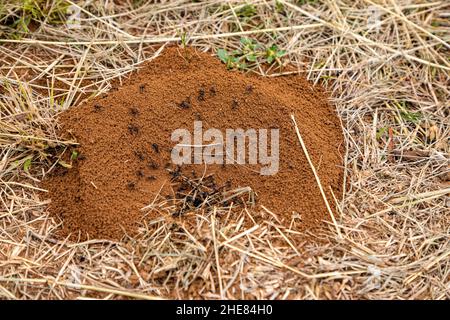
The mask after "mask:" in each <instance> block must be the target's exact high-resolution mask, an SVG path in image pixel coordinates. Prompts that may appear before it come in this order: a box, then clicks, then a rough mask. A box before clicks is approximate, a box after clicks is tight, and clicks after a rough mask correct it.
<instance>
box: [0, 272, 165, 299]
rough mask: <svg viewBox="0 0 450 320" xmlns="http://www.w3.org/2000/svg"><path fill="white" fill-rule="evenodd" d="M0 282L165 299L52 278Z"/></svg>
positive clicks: (13, 279)
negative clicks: (48, 285)
mask: <svg viewBox="0 0 450 320" xmlns="http://www.w3.org/2000/svg"><path fill="white" fill-rule="evenodd" d="M0 282H24V283H46V284H55V285H58V286H63V287H67V288H70V289H79V290H89V291H97V292H104V293H112V294H116V295H120V296H124V297H130V298H135V299H141V300H164V299H163V298H160V297H157V296H149V295H145V294H141V293H135V292H130V291H125V290H116V289H110V288H104V287H96V286H91V285H84V284H76V283H69V282H59V281H55V280H52V279H32V278H26V279H16V278H5V277H0Z"/></svg>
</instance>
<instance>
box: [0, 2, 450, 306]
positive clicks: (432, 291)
mask: <svg viewBox="0 0 450 320" xmlns="http://www.w3.org/2000/svg"><path fill="white" fill-rule="evenodd" d="M449 9H450V7H449V5H448V3H446V2H445V1H442V2H440V1H436V2H428V1H394V0H392V1H388V0H386V1H375V0H374V1H372V0H360V1H347V0H339V1H333V2H330V1H321V0H317V1H284V0H279V1H246V2H243V1H230V2H225V1H224V2H221V1H170V2H169V1H167V2H166V1H162V2H157V3H147V2H144V1H110V2H107V5H105V4H104V3H103V2H102V3H101V2H92V1H77V2H71V1H64V0H58V1H25V2H24V1H9V2H8V3H7V4H2V5H0V60H1V66H0V85H1V87H0V106H1V109H0V110H1V114H0V147H1V151H0V152H1V153H0V188H1V189H0V194H1V197H0V200H1V211H0V266H1V268H0V273H1V274H0V297H2V298H5V299H45V298H50V299H75V298H86V297H90V298H107V299H123V298H143V299H145V298H148V299H157V298H186V297H188V298H212V299H215V298H228V299H233V298H258V299H263V298H265V299H391V298H397V299H448V298H449V297H450V276H449V272H450V259H449V257H450V228H449V225H450V221H449V220H450V207H449V206H450V201H449V198H448V194H449V193H450V184H449V181H450V177H449V176H450V172H449V164H448V163H449V162H448V161H449V148H450V146H449V139H448V137H449V131H450V129H449V125H448V124H449V123H450V121H449V117H450V115H449V102H448V101H450V99H449V98H450V93H449V77H450V73H449V71H450V60H449V49H450V44H449V39H450V32H449V30H450V26H449V24H450V22H449V15H448V11H449ZM243 38H244V39H246V38H251V39H253V40H254V41H257V42H258V43H259V44H261V46H262V48H263V49H262V50H263V51H264V52H268V51H267V50H270V49H272V51H270V52H269V53H268V54H267V55H266V56H264V57H257V59H256V61H250V62H249V63H247V64H246V65H241V64H240V63H239V61H236V60H234V58H235V57H234V56H233V55H232V52H233V50H236V49H238V48H241V47H242V45H243V44H242V39H243ZM244 42H245V40H244ZM167 45H178V46H180V47H183V46H193V47H196V48H197V49H199V50H202V51H207V52H209V53H210V54H218V55H219V57H220V58H221V59H222V60H224V62H225V63H226V64H227V65H228V66H229V67H230V68H238V69H242V72H254V73H259V74H261V75H266V76H267V75H268V74H270V76H271V77H272V76H281V74H280V72H277V70H276V68H275V67H273V68H271V69H270V70H267V68H264V67H262V62H261V61H260V60H259V59H266V60H268V59H269V57H270V56H271V57H272V58H273V59H274V60H276V59H278V60H279V61H276V63H275V64H273V65H274V66H276V65H277V63H281V64H291V65H292V66H294V67H293V68H292V69H291V70H292V71H289V73H290V74H292V73H300V74H302V75H304V76H306V77H307V78H308V79H309V80H310V81H311V82H312V83H320V84H322V85H323V86H325V87H326V88H327V90H328V91H329V93H330V96H331V102H332V103H333V104H334V106H335V107H336V111H337V114H338V115H339V117H340V119H341V120H342V126H343V132H344V137H345V141H346V152H345V154H343V162H344V169H345V173H346V177H345V182H344V187H345V190H344V195H343V197H342V199H336V203H337V204H333V207H334V208H335V209H336V210H335V212H336V213H337V214H336V216H335V217H334V220H330V221H331V222H326V223H327V224H328V225H329V228H324V230H323V232H322V233H320V234H319V235H317V234H316V235H315V238H318V239H316V240H317V241H304V242H295V243H294V242H292V241H291V240H290V239H291V234H289V232H294V233H295V231H292V230H290V229H289V228H286V229H280V228H279V227H278V226H277V224H276V219H275V217H273V216H272V215H271V214H269V213H267V214H266V216H265V219H266V221H265V223H261V224H255V225H254V226H245V227H243V225H242V224H241V223H239V219H238V220H237V223H236V224H234V225H233V224H231V225H230V224H225V223H221V221H220V220H218V219H216V217H215V215H210V216H208V218H207V219H205V220H201V221H200V222H198V221H196V224H194V225H186V226H182V227H180V228H174V225H173V223H172V222H171V221H167V220H164V219H161V220H156V221H154V224H155V225H156V226H157V227H156V228H155V226H151V227H152V228H150V226H149V228H147V229H146V228H143V229H142V230H141V231H142V232H141V235H140V236H139V237H133V238H130V237H128V238H127V237H126V238H124V239H123V240H122V241H120V242H112V241H105V240H95V239H94V240H88V241H83V242H77V241H73V240H69V239H66V240H61V239H58V238H56V237H54V235H55V232H56V230H58V228H59V224H60V223H61V221H58V220H57V219H54V218H53V217H51V216H49V214H48V212H47V210H46V208H47V202H46V201H44V200H42V199H43V198H42V196H41V193H42V192H45V190H41V189H40V187H39V181H40V180H41V179H42V178H43V176H44V175H45V174H46V173H47V171H48V170H51V169H52V168H54V166H55V165H57V163H56V162H55V160H54V159H53V158H52V157H50V156H49V154H50V153H52V152H53V151H54V150H55V149H56V150H58V148H64V146H65V145H66V144H65V143H66V141H61V140H60V137H58V135H57V126H58V124H57V121H56V115H57V114H58V113H60V112H61V111H63V110H65V109H68V108H70V107H73V106H76V105H78V104H79V103H80V102H81V101H83V100H85V99H90V98H92V97H94V96H98V95H102V94H104V93H106V92H108V90H109V89H110V88H111V87H112V86H113V84H115V85H117V84H120V82H121V81H122V80H124V79H125V78H126V77H127V76H129V74H130V73H131V72H133V71H135V70H136V69H137V68H139V66H140V65H141V64H142V63H143V62H145V61H149V60H151V59H152V58H154V57H156V56H158V55H159V54H160V53H161V52H162V50H164V48H165V47H166V46H167ZM273 45H276V47H273ZM221 49H223V50H221ZM224 50H225V51H224ZM274 52H275V53H274ZM230 55H231V56H230ZM251 60H253V58H252V59H251ZM260 62H261V63H260ZM263 62H267V61H263ZM243 215H245V213H243ZM149 230H156V231H154V232H149ZM219 256H220V258H219Z"/></svg>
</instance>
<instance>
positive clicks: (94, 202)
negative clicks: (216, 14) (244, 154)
mask: <svg viewBox="0 0 450 320" xmlns="http://www.w3.org/2000/svg"><path fill="white" fill-rule="evenodd" d="M186 50H187V51H188V53H189V56H190V57H191V59H189V60H186V59H183V57H182V56H180V53H179V48H167V49H166V50H165V51H164V52H163V53H162V54H161V56H159V57H158V58H156V59H154V60H152V61H151V62H150V63H148V64H147V65H145V66H143V68H142V69H140V70H139V72H137V73H134V74H133V75H132V76H131V77H130V78H129V79H128V80H126V81H125V82H124V83H123V85H122V86H121V87H117V88H116V89H117V90H112V91H111V92H110V93H109V94H107V95H104V96H102V97H97V98H94V99H92V100H90V101H88V102H84V103H83V104H81V105H79V106H76V107H73V108H70V109H69V110H67V111H65V112H63V113H62V114H61V115H60V116H59V123H60V124H61V129H60V130H61V131H60V135H61V136H62V137H68V138H72V134H73V137H75V138H76V140H77V142H78V143H79V144H80V146H79V148H77V150H79V153H80V154H82V155H84V156H85V159H84V160H83V161H74V163H73V166H72V168H71V169H64V168H57V167H60V166H56V167H55V169H54V171H53V172H52V173H51V174H50V175H48V176H47V178H46V179H45V180H44V181H43V188H45V189H47V190H48V193H46V194H45V198H50V199H51V203H50V205H49V207H48V209H49V212H50V213H51V214H52V215H54V216H57V217H59V218H61V219H62V220H63V227H62V229H61V231H60V233H61V236H66V235H68V234H73V235H75V236H78V234H79V233H80V234H81V236H82V237H84V238H106V239H113V240H118V239H120V238H121V237H122V236H123V235H124V233H125V232H126V233H127V234H129V235H133V234H135V233H136V232H137V229H138V226H139V225H140V224H141V223H142V219H143V216H144V213H143V212H142V211H141V210H140V209H141V208H143V207H145V206H148V205H149V204H150V203H152V201H153V200H154V199H155V197H156V196H157V195H158V194H161V197H162V198H167V199H170V198H171V197H172V198H173V195H174V193H173V190H170V189H168V187H166V186H167V185H169V184H170V183H167V181H171V179H178V178H179V177H180V175H181V172H183V173H186V172H189V173H191V172H192V171H193V173H194V174H193V175H192V176H196V177H202V176H203V175H204V174H205V172H204V171H205V165H204V164H192V165H184V166H183V168H179V167H176V168H174V167H173V164H172V161H171V150H172V149H173V147H174V146H175V144H176V142H174V141H172V140H171V134H172V132H173V131H174V130H176V129H180V128H182V129H187V130H188V131H189V132H191V133H193V126H194V121H195V120H196V119H198V118H199V115H200V114H201V119H202V123H203V127H204V131H205V130H207V129H209V128H214V129H218V130H220V131H221V132H224V133H225V130H226V129H238V128H242V129H244V130H247V129H255V130H258V129H270V128H272V127H275V128H279V130H280V131H279V139H280V141H279V143H280V146H279V150H280V151H279V152H280V156H279V157H280V160H279V170H278V172H277V173H276V174H275V175H272V176H263V175H260V172H259V170H260V168H261V167H262V165H261V164H256V165H251V164H246V165H236V164H234V165H233V164H224V165H221V164H212V165H207V166H206V171H207V172H206V175H207V176H214V183H215V188H216V189H217V190H224V188H228V189H235V188H238V187H246V186H250V187H251V188H252V189H253V190H254V191H255V192H256V194H257V203H256V207H255V210H261V209H260V205H264V206H265V207H266V208H268V209H270V210H271V211H272V212H273V213H274V214H276V215H277V216H278V218H279V220H280V221H281V222H282V223H283V224H285V225H286V226H289V224H290V223H291V222H292V219H293V217H295V216H298V214H300V215H301V216H302V222H301V226H300V227H299V228H300V230H297V231H306V230H309V231H314V229H315V228H317V227H321V226H323V223H322V221H323V220H327V219H328V214H327V210H326V207H325V205H324V202H323V199H322V197H321V194H320V190H319V188H318V186H317V184H316V181H315V178H314V175H313V173H312V171H311V168H310V167H309V165H308V162H307V160H306V158H305V155H304V154H303V152H302V149H301V147H300V145H299V142H298V138H297V137H296V133H295V130H294V128H293V125H292V121H291V118H290V115H291V114H294V115H295V118H296V120H297V123H298V125H299V129H300V132H301V134H302V137H303V140H304V141H305V143H306V146H307V148H308V151H309V154H310V156H311V158H312V161H313V163H314V164H315V166H316V169H317V171H318V174H319V176H320V178H321V181H322V185H323V187H324V189H325V190H326V194H327V196H328V200H329V202H330V203H334V202H333V197H332V194H331V192H330V187H331V189H332V190H333V192H334V194H335V196H336V197H337V198H339V195H340V194H341V185H342V182H343V169H342V159H341V153H343V152H344V151H345V150H343V136H342V132H341V126H340V122H339V120H338V118H337V117H336V114H335V111H334V108H333V107H332V106H331V105H330V104H329V103H328V97H327V94H326V93H325V91H324V90H323V89H322V88H321V87H319V86H312V85H311V84H310V83H309V82H308V81H307V80H305V79H304V78H302V77H300V76H294V75H291V76H284V77H266V78H263V77H259V76H257V75H253V74H244V73H240V72H236V71H228V70H227V69H226V66H225V65H223V64H222V63H221V62H220V61H219V60H218V59H216V58H214V57H212V56H210V55H209V54H207V53H202V52H196V51H194V50H193V49H189V48H188V49H186ZM249 83H251V89H249V88H250V85H249ZM136 93H138V94H136ZM250 93H251V94H250ZM256 93H257V94H256ZM189 97H197V99H190V98H189ZM233 99H235V100H236V101H237V102H238V106H237V107H236V108H235V110H233V112H229V110H230V101H234V100H233ZM174 102H177V105H178V106H179V108H173V105H174ZM100 103H101V107H99V106H100ZM130 106H132V108H131V109H130ZM97 109H98V111H100V110H101V112H92V110H97ZM130 115H131V116H132V121H133V122H132V123H130V122H128V121H127V119H128V120H129V119H130ZM138 115H139V116H138ZM130 134H131V135H132V136H133V139H130ZM269 145H270V143H269ZM155 146H157V147H155ZM150 155H151V157H150ZM79 160H81V159H79ZM170 168H172V169H173V170H171V171H170V170H169V169H170ZM93 183H95V188H94V187H93ZM222 186H224V187H222ZM175 191H177V190H175ZM204 192H206V191H204ZM199 196H200V198H199V199H190V203H191V205H192V206H199V205H201V204H200V202H201V199H202V197H204V196H206V195H205V194H199ZM155 214H157V213H155ZM182 218H183V216H180V219H182Z"/></svg>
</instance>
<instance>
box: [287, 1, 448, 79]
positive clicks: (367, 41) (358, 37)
mask: <svg viewBox="0 0 450 320" xmlns="http://www.w3.org/2000/svg"><path fill="white" fill-rule="evenodd" d="M279 2H281V3H282V4H284V5H286V6H287V7H289V8H291V9H294V10H296V11H298V12H300V13H302V14H304V15H305V16H307V17H309V18H311V19H313V20H314V21H317V22H320V23H322V25H324V26H327V27H328V28H331V29H334V30H337V31H339V32H341V33H342V34H343V35H347V34H349V35H351V36H352V37H353V38H355V39H356V40H358V41H360V42H362V43H365V44H370V45H373V46H376V47H378V48H381V49H384V50H386V51H389V52H390V53H392V54H394V55H398V56H403V57H405V58H408V59H410V60H413V61H416V62H419V63H422V64H425V65H427V66H431V67H435V68H440V69H444V70H450V68H449V67H447V66H443V65H440V64H436V63H433V62H430V61H428V60H424V59H421V58H418V57H415V56H412V55H410V54H407V53H406V52H402V51H400V50H396V49H393V48H391V47H389V46H387V45H386V44H384V45H383V44H381V43H378V42H376V41H373V40H371V39H369V38H366V37H364V36H361V35H359V34H356V33H354V32H351V30H349V29H348V28H345V27H343V26H342V25H338V24H335V23H332V22H328V21H325V20H323V19H321V18H318V17H316V16H314V15H312V14H311V13H309V12H308V11H305V10H303V9H301V8H300V7H298V6H295V5H293V4H291V3H288V2H286V1H284V0H279Z"/></svg>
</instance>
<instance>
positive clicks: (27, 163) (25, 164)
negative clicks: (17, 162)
mask: <svg viewBox="0 0 450 320" xmlns="http://www.w3.org/2000/svg"><path fill="white" fill-rule="evenodd" d="M30 167H31V158H28V159H27V160H26V161H25V162H24V163H23V170H25V171H26V172H28V171H29V170H30Z"/></svg>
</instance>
